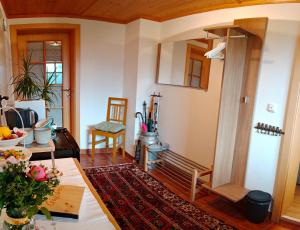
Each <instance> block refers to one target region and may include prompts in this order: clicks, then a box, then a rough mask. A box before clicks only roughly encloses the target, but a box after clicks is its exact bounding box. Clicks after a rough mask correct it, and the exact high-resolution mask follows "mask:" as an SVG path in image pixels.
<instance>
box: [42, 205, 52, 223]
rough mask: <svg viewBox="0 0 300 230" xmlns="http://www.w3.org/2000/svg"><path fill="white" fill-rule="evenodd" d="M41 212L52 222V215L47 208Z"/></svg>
mask: <svg viewBox="0 0 300 230" xmlns="http://www.w3.org/2000/svg"><path fill="white" fill-rule="evenodd" d="M40 211H41V212H42V213H43V214H44V215H45V216H46V218H47V219H48V220H51V219H52V217H51V213H50V212H49V210H48V209H47V208H45V207H42V208H40Z"/></svg>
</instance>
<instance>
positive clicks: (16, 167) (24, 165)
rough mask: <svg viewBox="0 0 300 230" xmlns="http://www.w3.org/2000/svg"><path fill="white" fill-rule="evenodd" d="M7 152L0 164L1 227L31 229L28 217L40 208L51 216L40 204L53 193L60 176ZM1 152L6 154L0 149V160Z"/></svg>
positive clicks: (30, 217)
mask: <svg viewBox="0 0 300 230" xmlns="http://www.w3.org/2000/svg"><path fill="white" fill-rule="evenodd" d="M10 154H12V155H11V156H9V157H8V158H6V159H5V161H6V164H5V165H4V166H2V167H1V168H0V210H1V211H4V209H6V213H3V215H4V223H3V228H4V229H5V230H29V229H34V225H32V224H31V219H32V218H33V217H34V215H35V214H37V213H38V212H39V211H40V212H42V213H43V214H44V215H45V216H46V217H47V218H48V219H51V215H50V213H49V211H48V210H47V209H46V208H44V207H42V204H43V202H44V201H46V200H47V199H48V197H49V196H50V195H52V194H53V191H54V188H55V187H56V186H57V185H58V184H59V180H58V178H57V176H56V175H53V174H52V173H51V171H50V170H49V169H48V168H47V167H45V166H43V165H32V164H31V163H30V162H29V161H20V160H18V159H16V157H15V156H14V155H13V151H12V150H10ZM3 155H4V156H7V153H6V152H1V150H0V161H1V156H3Z"/></svg>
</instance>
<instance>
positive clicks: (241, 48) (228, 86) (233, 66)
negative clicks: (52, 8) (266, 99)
mask: <svg viewBox="0 0 300 230" xmlns="http://www.w3.org/2000/svg"><path fill="white" fill-rule="evenodd" d="M228 33H229V35H235V34H236V33H235V32H234V30H233V29H229V30H228ZM246 50H247V39H246V38H227V46H226V56H225V64H224V72H223V82H222V91H221V100H220V111H219V125H218V131H217V142H216V152H215V161H214V170H213V183H212V188H215V187H218V186H220V185H223V184H226V183H230V181H231V171H232V162H233V155H234V146H235V138H236V129H237V121H238V115H239V106H240V94H241V88H242V82H243V74H244V64H245V55H246Z"/></svg>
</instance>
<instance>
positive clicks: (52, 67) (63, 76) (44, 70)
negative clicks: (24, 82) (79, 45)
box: [18, 33, 72, 130]
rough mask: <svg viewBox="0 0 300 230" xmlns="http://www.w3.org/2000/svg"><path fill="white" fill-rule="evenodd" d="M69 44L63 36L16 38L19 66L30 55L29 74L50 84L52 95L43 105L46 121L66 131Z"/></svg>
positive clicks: (31, 35)
mask: <svg viewBox="0 0 300 230" xmlns="http://www.w3.org/2000/svg"><path fill="white" fill-rule="evenodd" d="M69 45H70V41H69V35H68V34H67V33H49V34H24V35H19V36H18V53H19V63H21V62H20V61H22V58H23V56H24V55H31V63H32V65H33V67H32V71H33V72H34V73H35V74H36V75H37V76H39V78H40V80H41V81H43V82H45V81H49V82H50V83H51V89H52V90H53V92H54V95H52V96H51V99H52V103H47V104H46V114H47V117H48V118H53V120H54V123H55V124H56V125H57V126H59V127H65V128H68V129H69V130H70V120H71V118H70V109H71V108H70V101H71V96H72V95H71V90H70V73H69V68H70V66H69V65H70V61H69V60H70V47H69Z"/></svg>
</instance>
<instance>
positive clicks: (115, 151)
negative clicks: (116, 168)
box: [112, 137, 117, 163]
mask: <svg viewBox="0 0 300 230" xmlns="http://www.w3.org/2000/svg"><path fill="white" fill-rule="evenodd" d="M112 155H113V162H114V163H115V162H116V155H117V138H115V137H114V138H113V149H112Z"/></svg>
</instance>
